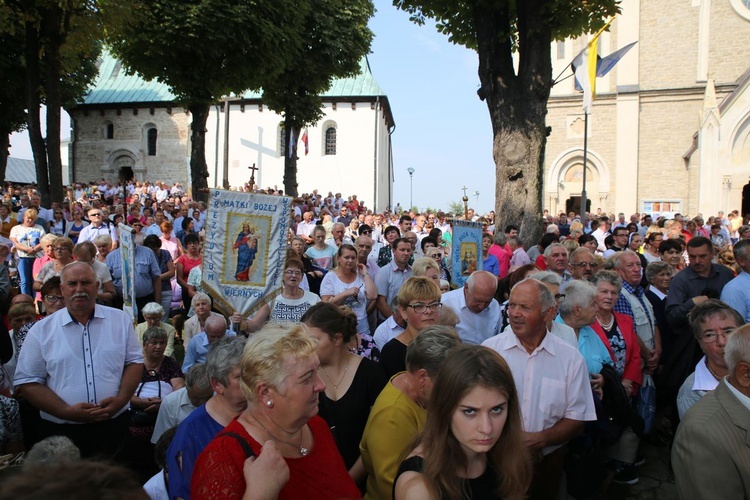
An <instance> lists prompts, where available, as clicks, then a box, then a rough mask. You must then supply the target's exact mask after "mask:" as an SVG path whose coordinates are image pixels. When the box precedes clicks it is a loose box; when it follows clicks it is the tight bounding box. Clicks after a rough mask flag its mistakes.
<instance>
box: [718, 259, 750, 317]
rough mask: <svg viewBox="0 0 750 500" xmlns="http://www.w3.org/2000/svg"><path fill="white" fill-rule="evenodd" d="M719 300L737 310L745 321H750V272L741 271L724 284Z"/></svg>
mask: <svg viewBox="0 0 750 500" xmlns="http://www.w3.org/2000/svg"><path fill="white" fill-rule="evenodd" d="M721 300H722V302H726V303H727V304H728V305H729V306H730V307H731V308H732V309H734V310H735V311H737V312H738V313H739V314H740V316H742V318H743V319H744V320H745V322H750V274H748V273H746V272H745V271H742V272H741V273H740V274H738V275H737V277H736V278H734V279H733V280H732V281H730V282H729V283H727V284H726V285H724V289H723V290H722V291H721Z"/></svg>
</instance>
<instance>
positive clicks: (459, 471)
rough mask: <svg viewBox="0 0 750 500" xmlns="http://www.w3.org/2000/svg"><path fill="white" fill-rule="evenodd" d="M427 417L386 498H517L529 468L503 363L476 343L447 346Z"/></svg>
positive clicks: (522, 493) (515, 400) (510, 381)
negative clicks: (447, 359) (446, 360)
mask: <svg viewBox="0 0 750 500" xmlns="http://www.w3.org/2000/svg"><path fill="white" fill-rule="evenodd" d="M450 359H451V362H450V363H444V364H443V366H441V368H440V371H439V372H438V375H437V379H436V381H435V384H434V386H433V389H432V391H433V392H432V394H433V397H432V398H431V399H430V411H429V412H428V413H427V423H426V424H425V427H424V430H423V431H422V434H421V435H420V437H419V438H418V440H417V445H416V447H415V448H414V450H413V451H412V452H411V453H410V454H409V456H408V458H407V459H406V460H404V461H403V462H402V463H401V466H400V467H399V472H398V474H397V476H396V481H395V483H394V495H393V497H394V499H396V500H409V499H419V500H422V499H442V498H451V499H461V498H504V499H522V498H525V495H526V490H527V489H528V487H529V483H530V482H531V475H532V467H531V459H530V456H529V452H528V449H527V448H526V446H525V445H524V442H523V425H522V424H521V410H520V407H519V403H518V395H517V392H516V385H515V383H514V381H513V375H512V373H511V371H510V368H509V367H508V364H507V363H506V362H505V360H503V358H502V357H501V356H500V355H499V354H497V353H496V352H494V351H492V350H491V349H488V348H486V347H482V346H477V345H462V346H460V347H457V348H455V349H454V350H453V351H451V358H450Z"/></svg>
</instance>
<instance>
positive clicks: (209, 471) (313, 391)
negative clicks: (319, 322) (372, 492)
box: [170, 324, 361, 499]
mask: <svg viewBox="0 0 750 500" xmlns="http://www.w3.org/2000/svg"><path fill="white" fill-rule="evenodd" d="M316 347H317V343H316V342H315V340H313V338H312V337H310V335H309V334H308V332H307V329H306V328H305V327H304V326H302V325H294V324H286V325H274V326H270V325H269V326H266V327H265V328H264V329H263V330H261V331H260V332H258V333H257V334H255V335H253V336H252V337H251V338H250V339H249V340H248V341H247V347H246V348H245V352H244V353H243V355H242V372H241V381H242V385H241V387H242V393H243V394H244V396H245V398H246V402H247V409H246V410H245V411H243V412H242V414H241V415H240V416H239V418H237V419H235V420H233V421H232V422H231V423H230V424H229V425H228V426H227V427H226V429H224V431H223V432H220V433H219V434H218V435H217V436H216V438H214V440H213V441H212V442H211V443H210V444H209V445H208V446H207V447H206V449H205V450H204V451H203V453H201V454H200V456H199V457H198V460H197V462H196V464H195V470H194V473H193V477H192V487H191V493H192V497H193V498H241V497H243V498H254V497H258V498H261V497H262V498H279V499H293V498H294V499H296V498H306V499H308V498H309V499H323V498H336V499H354V498H360V497H361V493H360V491H359V489H358V488H357V486H356V484H355V483H354V481H353V480H352V478H351V477H350V476H349V474H348V473H347V470H346V468H345V466H344V461H343V459H342V458H341V455H340V454H339V452H338V450H337V449H336V442H335V440H334V437H333V435H332V434H331V430H330V429H329V426H328V424H327V423H326V422H325V420H323V419H322V418H321V417H320V416H318V398H319V395H320V393H321V392H322V391H323V390H324V389H325V384H324V383H323V381H322V380H321V378H320V376H319V374H318V368H319V366H320V360H319V359H318V355H317V353H316ZM180 427H182V425H181V426H180ZM178 434H179V430H178ZM248 458H253V460H248ZM170 479H171V468H170ZM170 483H171V481H170ZM170 487H171V485H170ZM183 498H185V497H183Z"/></svg>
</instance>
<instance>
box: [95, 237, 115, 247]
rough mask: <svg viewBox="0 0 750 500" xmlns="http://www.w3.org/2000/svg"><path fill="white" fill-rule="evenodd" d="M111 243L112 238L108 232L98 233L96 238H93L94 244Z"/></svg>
mask: <svg viewBox="0 0 750 500" xmlns="http://www.w3.org/2000/svg"><path fill="white" fill-rule="evenodd" d="M111 244H112V238H110V237H109V235H108V234H100V235H99V236H97V237H96V238H94V245H111Z"/></svg>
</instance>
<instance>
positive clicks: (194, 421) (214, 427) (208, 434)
mask: <svg viewBox="0 0 750 500" xmlns="http://www.w3.org/2000/svg"><path fill="white" fill-rule="evenodd" d="M223 429H224V426H223V425H221V424H220V423H219V422H217V421H216V420H214V419H213V418H211V415H209V414H208V412H207V411H206V405H205V404H204V405H201V406H199V407H198V408H196V409H195V411H194V412H193V413H191V414H190V415H188V417H187V418H186V419H185V420H183V421H182V423H181V424H180V426H179V427H178V428H177V432H176V433H175V435H174V439H173V440H172V444H171V445H169V448H168V449H167V469H168V470H169V498H177V497H180V498H184V499H185V500H189V498H190V479H191V478H192V476H193V467H194V466H195V461H196V460H197V459H198V455H200V453H201V452H202V451H203V449H204V448H205V447H206V446H208V443H210V442H211V441H212V440H213V439H214V437H215V436H216V435H217V434H218V433H219V432H221V431H222V430H223ZM178 456H179V457H180V458H181V459H182V470H180V466H179V465H178V461H177V458H178Z"/></svg>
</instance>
